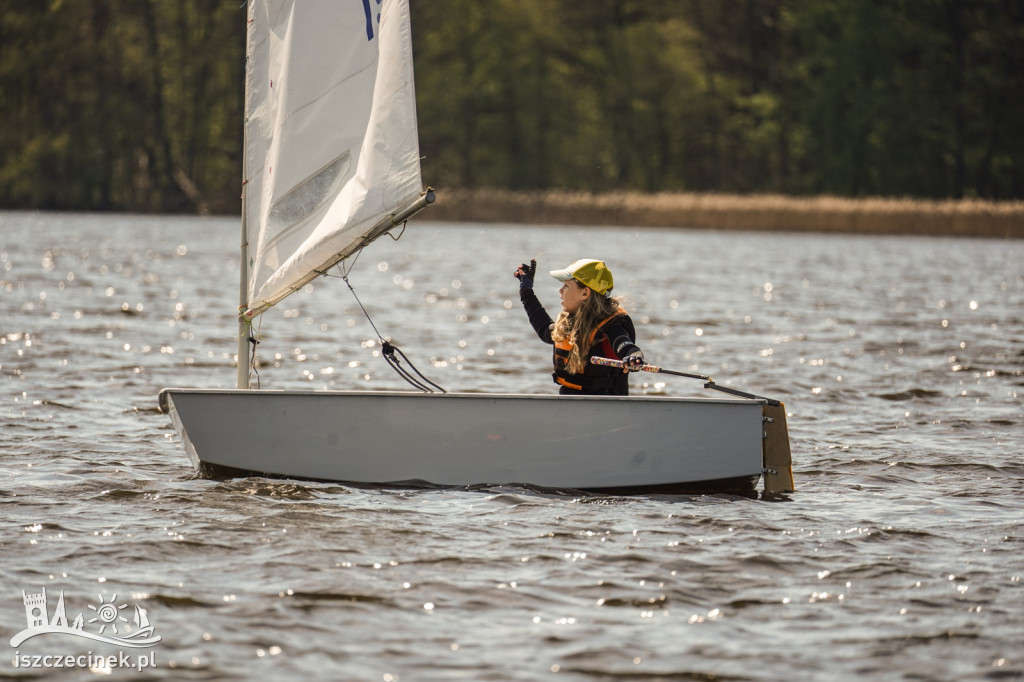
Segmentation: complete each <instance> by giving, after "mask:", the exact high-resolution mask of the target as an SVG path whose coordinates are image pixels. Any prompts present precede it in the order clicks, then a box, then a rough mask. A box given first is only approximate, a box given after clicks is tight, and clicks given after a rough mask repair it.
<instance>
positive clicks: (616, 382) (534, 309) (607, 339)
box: [519, 289, 640, 395]
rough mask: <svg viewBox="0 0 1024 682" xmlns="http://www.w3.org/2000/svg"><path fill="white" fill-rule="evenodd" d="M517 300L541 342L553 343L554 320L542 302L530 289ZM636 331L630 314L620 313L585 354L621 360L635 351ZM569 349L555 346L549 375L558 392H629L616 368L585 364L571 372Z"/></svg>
mask: <svg viewBox="0 0 1024 682" xmlns="http://www.w3.org/2000/svg"><path fill="white" fill-rule="evenodd" d="M519 299H520V300H521V301H522V302H523V307H524V308H525V309H526V315H527V317H529V319H530V325H531V326H532V327H533V330H534V331H535V332H537V336H538V337H540V340H541V341H543V342H544V343H550V344H552V345H553V346H554V345H555V340H554V339H553V338H551V332H552V329H553V327H554V322H553V321H552V319H551V316H550V315H548V313H547V311H546V310H544V306H543V305H541V302H540V300H539V299H538V298H537V295H536V294H535V293H533V289H520V291H519ZM635 342H636V330H635V328H634V327H633V320H631V319H630V317H629V315H627V314H625V313H620V314H618V315H616V316H615V317H613V318H612V319H610V320H609V321H607V322H605V323H604V324H603V325H601V327H599V328H598V330H597V333H596V334H595V335H594V342H593V344H592V345H591V347H590V352H589V353H588V355H587V356H588V357H590V356H593V355H597V356H600V357H607V358H612V359H616V360H618V359H622V358H624V357H626V356H627V355H630V354H632V353H636V352H637V351H639V350H640V349H639V348H637V346H636V343H635ZM567 360H568V351H566V350H563V349H560V348H558V347H557V346H555V349H554V356H553V362H554V369H555V371H554V372H553V373H552V375H551V376H552V378H553V379H554V381H555V383H557V384H559V385H560V388H559V390H558V392H559V393H561V394H565V395H629V379H628V377H629V375H628V374H626V373H624V372H623V371H622V370H621V369H619V368H617V367H603V366H601V365H594V364H591V363H587V366H586V367H585V368H584V370H583V373H582V374H572V373H570V372H569V371H568V370H567V369H566V366H565V365H566V361H567Z"/></svg>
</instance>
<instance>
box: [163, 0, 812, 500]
mask: <svg viewBox="0 0 1024 682" xmlns="http://www.w3.org/2000/svg"><path fill="white" fill-rule="evenodd" d="M371 5H374V3H365V2H364V3H362V4H361V5H360V4H359V3H342V2H338V1H337V0H334V1H331V0H316V1H314V0H301V2H300V1H299V0H261V1H260V2H250V3H249V11H248V40H247V57H248V59H247V67H246V97H245V108H246V120H245V152H244V159H245V169H244V176H245V177H244V182H243V188H244V194H243V208H242V252H241V257H240V264H241V279H240V301H239V350H238V360H239V362H238V365H239V366H238V376H237V388H236V389H231V390H210V389H205V390H204V389H181V388H168V389H164V390H163V391H161V393H160V397H159V404H160V408H161V410H163V411H164V412H166V413H168V414H169V415H170V417H171V420H172V422H173V423H174V425H175V427H176V429H177V431H178V433H179V434H180V436H181V439H182V443H183V444H184V447H185V450H186V452H187V453H188V456H189V458H190V459H191V461H192V464H193V466H194V467H195V469H196V471H197V472H199V473H200V474H203V475H209V474H218V473H224V472H227V473H228V474H235V473H255V474H259V475H270V476H284V477H293V478H307V479H318V480H332V481H341V482H349V483H358V484H370V485H409V484H430V485H441V486H472V485H495V484H525V485H530V486H537V487H543V488H560V489H565V488H571V489H580V490H591V491H600V492H617V493H622V492H637V493H640V492H655V491H662V492H694V491H701V492H715V491H721V490H729V491H743V492H749V491H752V490H754V489H755V486H756V484H757V482H758V480H759V479H760V478H761V477H762V475H764V481H765V484H764V485H765V490H766V491H770V492H778V491H784V490H791V489H792V487H793V482H792V469H791V464H790V452H789V437H788V434H787V432H786V421H785V408H784V406H782V405H781V404H779V403H778V402H777V401H772V400H768V399H765V398H760V397H757V396H751V395H747V394H742V393H738V392H734V391H732V393H734V394H735V396H736V397H729V398H668V397H653V396H637V397H629V396H558V395H551V396H538V395H507V394H493V395H492V394H477V393H474V394H446V393H443V392H442V393H434V392H423V393H419V392H413V391H410V392H393V391H388V392H374V391H267V390H253V389H251V388H250V375H251V369H252V368H251V357H250V352H249V347H250V343H251V342H252V341H253V331H252V322H253V320H254V319H255V318H256V317H257V316H258V315H260V314H261V313H262V312H264V311H266V310H267V309H269V308H270V307H271V306H273V305H275V304H276V303H278V302H279V301H281V300H283V299H284V298H285V297H286V296H288V295H289V294H291V293H293V292H295V291H298V290H299V289H301V288H302V287H303V286H304V285H305V284H306V283H308V282H309V281H311V280H313V279H314V278H316V277H319V276H322V275H324V274H326V273H327V272H328V271H329V270H330V269H332V268H335V267H338V268H342V267H344V265H345V264H346V260H347V259H349V258H350V257H352V256H354V255H355V254H358V253H359V252H360V251H361V250H362V249H363V248H365V247H366V246H368V245H369V244H370V243H371V242H373V241H374V240H375V239H377V238H378V237H380V236H382V235H383V234H387V233H389V232H390V231H391V230H392V229H393V228H395V227H397V226H399V225H404V224H405V222H406V221H407V220H408V219H409V218H410V217H412V216H413V215H414V214H415V213H416V212H418V211H419V210H421V209H423V208H424V207H426V206H427V205H428V204H429V203H431V202H432V201H433V199H434V195H433V192H432V190H430V189H429V188H428V189H424V188H423V182H422V179H421V174H420V162H419V159H420V155H419V141H418V136H417V127H416V109H415V91H414V84H413V69H412V41H411V32H410V31H411V29H410V25H409V9H408V0H384V2H383V3H382V4H380V11H379V14H377V13H376V12H375V11H371ZM342 274H343V275H345V274H346V273H345V272H344V271H342ZM253 345H254V344H253ZM427 383H429V382H427ZM419 385H420V387H422V388H423V389H425V391H429V386H427V385H425V384H423V383H420V384H419ZM708 387H715V386H713V385H712V384H711V383H710V382H709V384H708Z"/></svg>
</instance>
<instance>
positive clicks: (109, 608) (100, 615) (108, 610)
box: [89, 594, 128, 635]
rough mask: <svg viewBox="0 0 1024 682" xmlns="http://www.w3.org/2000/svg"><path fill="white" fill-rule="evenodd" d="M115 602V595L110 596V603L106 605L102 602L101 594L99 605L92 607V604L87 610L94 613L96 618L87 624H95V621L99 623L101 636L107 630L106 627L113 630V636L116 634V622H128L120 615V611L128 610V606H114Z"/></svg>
mask: <svg viewBox="0 0 1024 682" xmlns="http://www.w3.org/2000/svg"><path fill="white" fill-rule="evenodd" d="M115 601H117V595H116V594H115V595H113V596H111V597H110V601H109V602H107V603H104V602H103V595H102V594H101V595H100V603H99V604H98V605H96V606H93V605H92V604H89V608H90V609H92V610H93V611H95V612H96V617H95V618H90V619H89V622H90V623H95V622H96V621H100V623H101V624H100V634H101V635H102V634H103V631H104V630H106V629H107V626H108V625H109V626H110V629H111V630H113V631H114V634H115V635H116V634H117V621H121V622H122V623H127V622H128V619H127V618H125V617H124V616H122V615H121V614H120V611H121V609H126V608H128V605H127V604H121V605H120V606H115V605H114V602H115Z"/></svg>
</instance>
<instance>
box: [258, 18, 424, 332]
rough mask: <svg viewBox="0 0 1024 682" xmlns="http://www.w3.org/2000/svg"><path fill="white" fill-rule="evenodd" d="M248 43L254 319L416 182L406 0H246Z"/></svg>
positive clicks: (348, 245) (353, 241) (411, 196)
mask: <svg viewBox="0 0 1024 682" xmlns="http://www.w3.org/2000/svg"><path fill="white" fill-rule="evenodd" d="M248 45H249V48H248V65H247V70H246V71H247V73H246V99H245V110H246V121H245V138H246V143H245V147H246V148H245V169H246V171H245V173H246V178H245V186H244V197H245V199H244V206H243V211H244V216H245V226H246V239H247V242H248V253H249V263H248V264H249V280H248V302H247V303H248V308H249V309H250V310H251V311H252V313H250V314H256V313H259V312H262V310H264V309H266V308H267V307H269V306H271V305H273V304H275V303H276V302H277V301H279V300H281V299H282V298H284V297H285V296H287V295H288V294H289V293H291V292H292V291H294V290H295V289H297V288H299V287H301V286H302V285H303V284H304V283H305V282H308V281H309V280H310V279H312V278H313V277H315V276H316V272H317V271H318V270H321V269H323V268H324V267H326V266H328V265H330V264H331V263H333V262H336V261H337V259H338V255H339V254H342V255H345V254H348V253H351V252H353V251H354V250H356V249H357V248H358V247H359V245H360V244H361V243H362V242H363V237H364V235H365V234H366V233H368V232H370V231H371V230H372V229H373V228H374V226H376V225H377V224H378V223H379V222H380V221H381V220H382V219H385V218H386V217H387V216H389V215H391V214H394V213H396V212H398V211H399V210H400V209H402V208H403V207H405V206H407V205H408V204H410V203H411V202H413V201H415V200H416V199H417V197H418V196H419V195H420V193H421V191H422V189H423V185H422V180H421V177H420V162H419V140H418V137H417V129H416V99H415V87H414V82H413V66H412V36H411V30H410V23H409V7H408V0H383V2H381V0H363V1H362V2H360V1H359V0H250V2H249V37H248Z"/></svg>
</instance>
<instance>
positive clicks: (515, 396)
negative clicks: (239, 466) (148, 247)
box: [157, 388, 768, 413]
mask: <svg viewBox="0 0 1024 682" xmlns="http://www.w3.org/2000/svg"><path fill="white" fill-rule="evenodd" d="M174 393H189V394H207V395H237V396H243V395H245V396H251V397H253V398H256V397H261V396H267V395H270V396H299V397H311V396H326V397H332V398H358V397H365V398H417V399H429V398H435V399H438V398H440V399H448V400H451V399H469V400H576V401H578V400H584V401H589V400H593V401H600V402H670V403H700V404H726V405H764V404H767V403H768V399H766V398H760V397H759V398H705V397H698V396H662V395H561V394H545V393H450V392H448V393H424V392H421V391H404V390H398V391H346V390H334V389H313V390H301V389H258V390H257V389H245V388H163V389H161V390H160V393H159V394H158V396H157V399H158V402H159V405H160V410H161V411H162V412H164V413H166V412H167V408H166V405H165V401H166V399H167V398H166V396H170V395H172V394H174Z"/></svg>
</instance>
